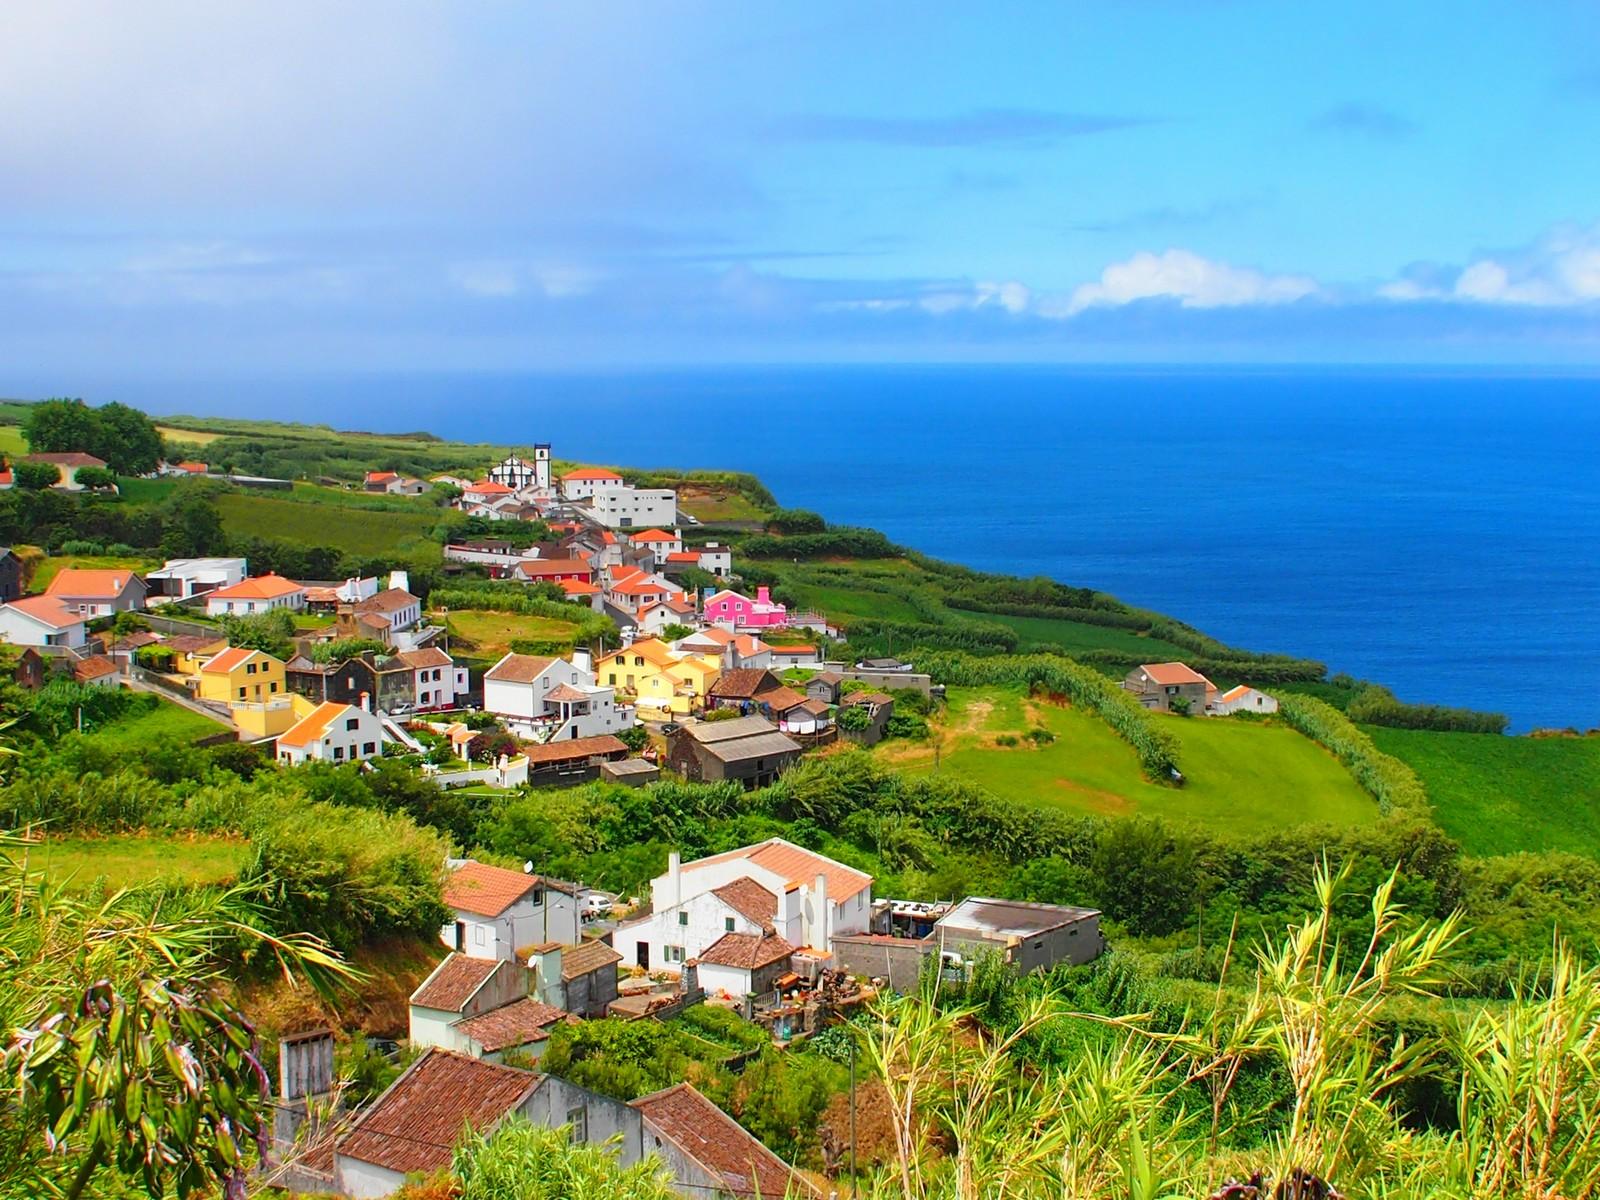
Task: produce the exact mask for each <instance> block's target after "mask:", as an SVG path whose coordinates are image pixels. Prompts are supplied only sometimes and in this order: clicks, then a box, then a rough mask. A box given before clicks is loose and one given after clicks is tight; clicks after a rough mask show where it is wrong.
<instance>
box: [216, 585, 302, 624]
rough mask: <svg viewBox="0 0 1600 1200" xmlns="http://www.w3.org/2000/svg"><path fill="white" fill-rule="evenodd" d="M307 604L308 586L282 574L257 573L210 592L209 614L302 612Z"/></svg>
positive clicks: (233, 614)
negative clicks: (281, 610) (276, 611)
mask: <svg viewBox="0 0 1600 1200" xmlns="http://www.w3.org/2000/svg"><path fill="white" fill-rule="evenodd" d="M305 606H306V589H305V588H304V587H302V586H301V585H300V584H298V583H296V582H295V581H294V580H292V579H285V578H283V576H281V575H257V576H255V577H254V578H252V579H245V580H242V581H241V582H239V583H235V584H233V585H231V586H229V587H221V588H218V589H217V590H216V591H214V592H209V593H207V595H206V615H207V616H208V617H249V616H254V615H256V614H257V613H266V612H272V611H273V610H274V609H279V608H286V609H289V610H290V611H292V612H298V611H299V610H300V609H302V608H304V607H305Z"/></svg>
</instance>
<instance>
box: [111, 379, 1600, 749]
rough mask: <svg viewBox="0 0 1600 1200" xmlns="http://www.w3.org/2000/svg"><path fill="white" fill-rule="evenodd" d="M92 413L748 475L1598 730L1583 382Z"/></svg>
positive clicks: (450, 396)
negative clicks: (498, 447)
mask: <svg viewBox="0 0 1600 1200" xmlns="http://www.w3.org/2000/svg"><path fill="white" fill-rule="evenodd" d="M90 398H91V399H92V400H109V399H116V398H121V399H126V400H129V401H130V402H133V403H137V404H141V405H144V406H146V407H148V408H150V409H151V410H152V411H162V412H196V413H227V414H234V415H241V416H270V417H276V418H280V419H285V420H303V421H311V422H320V423H331V424H334V425H336V426H338V427H341V428H357V429H379V430H391V431H398V430H411V429H427V430H432V431H434V432H437V433H439V434H442V435H445V436H447V437H452V438H461V439H466V440H474V441H488V442H510V443H519V444H520V443H527V442H531V441H534V440H547V441H551V442H553V443H554V445H555V452H556V454H557V455H558V456H562V457H569V458H578V459H587V460H593V461H599V462H614V463H626V464H635V465H641V466H648V465H660V466H700V467H727V468H737V469H741V470H749V471H754V472H756V473H758V474H759V475H760V476H761V477H762V479H764V480H765V481H766V482H767V484H768V486H770V487H771V488H772V490H773V491H774V492H775V493H776V494H777V496H778V498H779V500H780V501H781V502H782V503H784V504H786V505H793V506H803V507H807V508H814V509H816V510H818V511H820V512H822V513H823V514H824V515H826V516H827V517H828V518H829V519H830V520H832V521H835V522H847V523H856V524H863V525H871V526H874V527H876V528H879V529H882V530H884V531H885V532H886V533H888V534H889V535H890V536H891V537H892V538H894V539H896V540H898V541H901V542H904V543H906V544H908V545H912V546H916V547H918V548H919V549H922V550H924V551H927V552H928V553H930V554H933V555H937V556H939V557H942V558H950V559H954V560H957V561H960V562H963V563H967V564H969V565H971V566H975V567H980V568H985V569H991V570H997V571H1006V572H1014V573H1016V574H1021V575H1035V574H1038V575H1049V576H1052V577H1054V578H1056V579H1061V580H1065V581H1067V582H1069V583H1073V584H1083V585H1089V586H1093V587H1097V588H1101V589H1104V590H1106V591H1109V592H1113V593H1115V594H1116V595H1118V596H1121V597H1122V598H1123V599H1125V600H1127V601H1129V602H1131V603H1134V604H1139V605H1144V606H1148V607H1151V608H1155V609H1160V610H1162V611H1164V612H1168V613H1171V614H1173V615H1175V616H1178V617H1181V618H1183V619H1184V620H1187V621H1189V622H1191V623H1192V624H1195V625H1197V626H1199V627H1201V628H1203V629H1205V630H1207V631H1208V632H1210V633H1212V634H1213V635H1215V636H1217V637H1219V638H1221V639H1223V640H1224V641H1228V642H1232V643H1236V644H1238V645H1241V646H1248V647H1251V648H1255V649H1261V650H1279V651H1286V652H1291V653H1294V654H1300V655H1306V656H1311V657H1315V658H1318V659H1322V660H1324V661H1326V662H1327V663H1328V664H1329V665H1330V666H1331V667H1332V668H1333V669H1334V670H1342V671H1349V672H1351V673H1352V674H1356V675H1359V676H1365V677H1368V678H1371V679H1376V680H1380V681H1383V682H1386V683H1388V684H1390V685H1391V686H1393V687H1394V689H1395V690H1396V691H1397V692H1398V693H1399V694H1400V696H1401V697H1402V698H1404V699H1408V700H1426V701H1432V702H1437V703H1445V704H1460V705H1470V706H1474V707H1481V708H1489V709H1495V710H1499V711H1503V712H1507V713H1509V714H1510V715H1511V716H1512V719H1513V722H1514V727H1515V728H1517V729H1528V728H1532V727H1536V726H1565V725H1578V726H1583V727H1589V726H1595V725H1600V379H1597V378H1594V377H1589V378H1556V377H1549V376H1536V375H1518V374H1516V373H1505V374H1493V373H1488V374H1485V373H1468V372H1450V371H1446V372H1432V373H1429V372H1420V371H1419V372H1399V371H1387V372H1380V371H1366V370H1361V371H1347V370H1327V371H1318V370H1302V369H1295V370H1284V371H1274V370H1251V371H1241V370H1093V369H1083V368H1054V367H1051V368H1044V367H1027V368H1014V367H1002V368H996V367H833V368H794V369H789V368H750V369H726V370H679V371H664V372H651V373H633V374H610V375H606V374H582V375H577V374H568V375H553V374H552V375H469V374H454V375H422V374H417V375H405V376H384V377H379V376H362V377H349V378H340V379H328V378H321V379H309V378H298V379H281V378H280V379H270V380H254V381H251V382H249V383H240V382H236V381H235V382H229V383H226V384H221V383H217V382H215V381H200V380H186V381H179V382H174V381H165V382H160V383H156V382H145V383H140V384H137V385H129V384H122V385H119V386H117V387H115V388H100V389H96V390H95V392H94V393H93V394H91V396H90ZM1591 672H1595V673H1596V674H1595V675H1593V676H1592V675H1591Z"/></svg>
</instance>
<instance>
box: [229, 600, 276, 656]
mask: <svg viewBox="0 0 1600 1200" xmlns="http://www.w3.org/2000/svg"><path fill="white" fill-rule="evenodd" d="M220 619H221V622H222V631H223V632H224V633H225V634H227V635H228V642H229V643H230V644H231V645H234V646H243V647H245V648H246V649H250V650H262V651H265V652H266V653H267V654H271V655H274V656H276V657H278V658H288V657H289V652H290V649H291V644H290V639H291V638H293V637H294V617H293V616H292V615H290V613H289V610H288V609H286V608H275V609H273V610H272V611H271V612H264V613H255V614H253V615H251V616H248V617H222V618H220Z"/></svg>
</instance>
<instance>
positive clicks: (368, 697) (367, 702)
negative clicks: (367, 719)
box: [361, 692, 372, 712]
mask: <svg viewBox="0 0 1600 1200" xmlns="http://www.w3.org/2000/svg"><path fill="white" fill-rule="evenodd" d="M361 707H362V709H364V710H365V711H366V712H371V711H372V693H371V692H362V693H361Z"/></svg>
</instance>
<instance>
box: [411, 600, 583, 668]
mask: <svg viewBox="0 0 1600 1200" xmlns="http://www.w3.org/2000/svg"><path fill="white" fill-rule="evenodd" d="M435 616H436V617H437V618H438V619H440V620H444V622H445V625H446V627H447V628H448V629H449V631H450V651H451V653H452V654H456V655H459V656H464V657H470V658H476V659H482V660H484V661H485V662H494V661H495V660H496V659H498V658H500V657H501V656H503V655H504V654H505V653H506V652H507V651H508V650H510V649H511V643H512V642H513V641H519V640H522V639H524V638H526V639H529V640H532V641H557V642H565V643H566V644H567V645H568V646H569V647H570V646H571V645H572V642H573V636H574V634H575V633H576V632H577V629H578V627H577V626H576V625H575V624H572V623H569V622H567V621H557V620H555V619H554V618H552V617H531V616H525V615H524V614H522V613H500V612H480V611H477V610H469V609H456V610H452V611H451V613H450V615H449V617H448V618H447V619H446V618H443V617H438V614H435Z"/></svg>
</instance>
